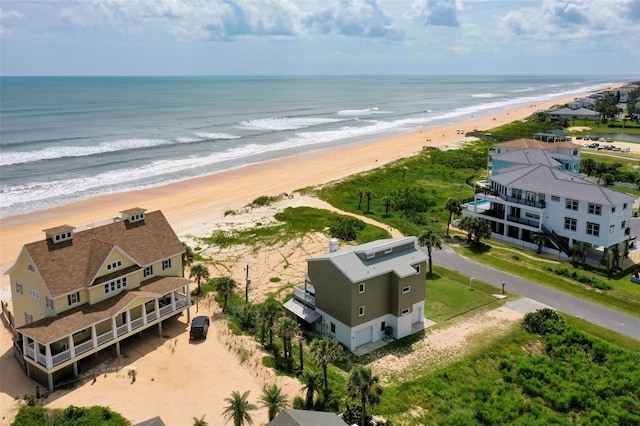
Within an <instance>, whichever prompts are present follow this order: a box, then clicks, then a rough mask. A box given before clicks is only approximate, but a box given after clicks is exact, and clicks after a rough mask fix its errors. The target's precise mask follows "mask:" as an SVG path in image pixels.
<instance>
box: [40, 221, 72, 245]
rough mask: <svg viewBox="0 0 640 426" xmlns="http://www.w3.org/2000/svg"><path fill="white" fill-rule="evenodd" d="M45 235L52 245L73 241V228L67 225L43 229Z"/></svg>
mask: <svg viewBox="0 0 640 426" xmlns="http://www.w3.org/2000/svg"><path fill="white" fill-rule="evenodd" d="M44 233H45V235H46V236H47V238H48V239H50V240H51V242H53V243H54V244H58V243H61V242H63V241H69V240H72V239H73V227H72V226H69V225H62V226H57V227H55V228H50V229H45V230H44Z"/></svg>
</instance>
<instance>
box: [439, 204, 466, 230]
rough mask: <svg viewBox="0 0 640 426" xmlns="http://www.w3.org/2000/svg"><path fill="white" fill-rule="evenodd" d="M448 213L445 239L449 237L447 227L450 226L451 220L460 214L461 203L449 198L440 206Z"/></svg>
mask: <svg viewBox="0 0 640 426" xmlns="http://www.w3.org/2000/svg"><path fill="white" fill-rule="evenodd" d="M442 207H443V208H444V209H445V210H446V211H448V212H449V220H447V237H448V236H449V227H450V226H451V220H452V219H453V218H454V217H455V216H457V215H459V214H460V213H462V203H461V202H460V200H458V199H457V198H453V197H449V198H447V201H445V202H444V205H443V206H442Z"/></svg>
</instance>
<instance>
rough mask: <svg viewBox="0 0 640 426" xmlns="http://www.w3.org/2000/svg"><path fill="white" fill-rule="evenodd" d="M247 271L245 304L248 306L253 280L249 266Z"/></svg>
mask: <svg viewBox="0 0 640 426" xmlns="http://www.w3.org/2000/svg"><path fill="white" fill-rule="evenodd" d="M245 270H246V271H247V278H246V279H245V286H244V303H245V304H247V305H248V304H249V284H251V278H249V265H247V267H246V268H245Z"/></svg>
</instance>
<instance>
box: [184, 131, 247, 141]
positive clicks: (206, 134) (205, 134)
mask: <svg viewBox="0 0 640 426" xmlns="http://www.w3.org/2000/svg"><path fill="white" fill-rule="evenodd" d="M194 135H196V136H198V137H200V138H202V139H201V140H204V139H208V140H218V139H219V140H232V139H240V136H235V135H231V134H229V133H209V132H196V133H194Z"/></svg>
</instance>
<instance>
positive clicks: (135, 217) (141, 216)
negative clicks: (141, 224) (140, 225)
mask: <svg viewBox="0 0 640 426" xmlns="http://www.w3.org/2000/svg"><path fill="white" fill-rule="evenodd" d="M142 219H144V213H138V214H134V215H133V216H131V218H130V219H129V222H138V221H139V220H142Z"/></svg>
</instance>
